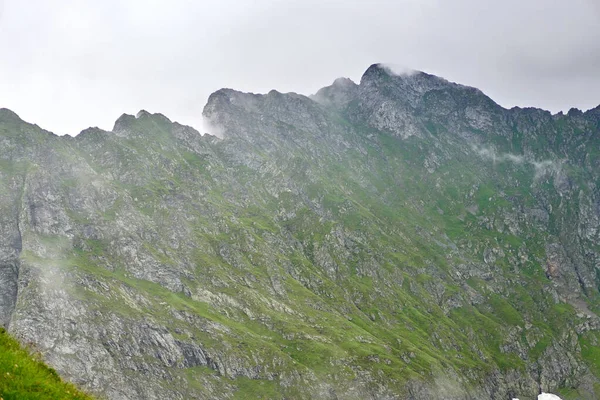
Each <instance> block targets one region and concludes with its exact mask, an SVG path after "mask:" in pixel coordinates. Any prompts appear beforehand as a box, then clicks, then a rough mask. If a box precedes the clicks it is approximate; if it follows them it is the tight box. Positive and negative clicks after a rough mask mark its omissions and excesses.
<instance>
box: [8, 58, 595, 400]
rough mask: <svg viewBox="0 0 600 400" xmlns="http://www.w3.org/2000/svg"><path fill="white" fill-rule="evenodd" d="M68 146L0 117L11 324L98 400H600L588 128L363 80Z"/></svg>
mask: <svg viewBox="0 0 600 400" xmlns="http://www.w3.org/2000/svg"><path fill="white" fill-rule="evenodd" d="M204 116H205V118H206V119H207V120H208V121H210V123H211V124H212V125H213V126H214V128H215V132H219V134H220V135H222V136H223V138H222V139H221V138H217V137H215V136H211V135H204V136H201V135H200V134H199V133H198V132H197V131H195V130H194V129H192V128H190V127H187V126H183V125H180V124H178V123H174V122H171V121H170V120H169V119H167V118H166V117H164V116H163V115H160V114H150V113H147V112H145V111H141V112H140V113H138V115H137V116H135V117H134V116H131V115H126V114H124V115H123V116H121V117H120V118H119V119H118V120H117V121H116V123H115V126H114V128H113V130H112V132H106V131H103V130H100V129H97V128H90V129H88V130H85V131H83V132H82V133H81V134H79V135H78V136H76V137H74V138H71V137H57V136H55V135H53V134H51V133H49V132H47V131H44V130H42V129H40V128H39V127H37V126H35V125H31V124H28V123H26V122H23V121H22V120H20V119H19V117H18V116H17V115H15V114H14V113H12V112H10V111H8V110H0V237H1V238H2V240H0V321H1V323H2V324H4V325H5V326H7V327H8V329H9V331H10V332H11V333H12V334H14V335H15V336H17V337H18V338H19V339H20V340H22V341H26V342H34V343H36V344H37V346H38V347H39V348H40V349H41V351H42V352H43V354H44V356H45V359H46V361H47V362H48V363H49V364H50V365H52V366H53V367H54V368H56V370H57V371H59V372H60V373H61V374H62V375H64V376H65V377H67V378H68V379H70V380H71V381H73V382H75V383H77V384H80V385H82V387H85V388H86V389H88V390H90V391H91V392H94V393H98V394H101V395H104V396H106V397H108V398H109V399H138V398H144V399H164V398H169V399H212V398H244V399H247V398H292V399H303V398H305V399H308V398H314V399H407V398H408V399H437V398H444V399H469V398H472V399H488V398H489V399H506V398H509V396H518V397H519V398H521V399H528V398H534V397H535V396H536V395H537V393H538V392H539V391H540V390H543V391H551V392H555V393H556V392H560V393H561V394H562V395H563V396H564V397H565V398H571V397H573V398H594V397H595V396H598V395H600V347H598V346H599V340H600V320H599V318H598V316H597V313H598V312H600V296H599V292H598V291H599V285H600V274H599V271H600V180H599V174H600V172H599V171H600V107H599V108H596V109H594V110H590V111H588V112H585V113H582V112H580V111H578V110H575V109H573V110H571V111H570V112H569V113H568V115H563V114H557V115H551V114H550V113H549V112H546V111H542V110H538V109H519V108H514V109H511V110H506V109H503V108H501V107H500V106H498V105H497V104H495V103H494V102H493V101H492V100H491V99H489V98H488V97H486V96H485V95H484V94H483V93H481V92H480V91H479V90H477V89H474V88H469V87H465V86H461V85H458V84H454V83H450V82H448V81H446V80H444V79H441V78H439V77H435V76H432V75H428V74H425V73H421V72H415V73H411V74H404V75H395V74H394V73H392V72H390V71H389V70H388V69H387V68H385V67H384V66H382V65H373V66H371V67H370V68H369V69H368V70H367V71H366V72H365V74H364V75H363V77H362V79H361V82H360V84H358V85H357V84H355V83H353V82H352V81H350V80H347V79H338V80H336V81H335V82H334V83H333V85H332V86H330V87H327V88H323V89H321V90H320V91H319V92H318V93H317V94H315V95H314V96H312V97H311V98H308V97H305V96H301V95H297V94H293V93H288V94H282V93H278V92H276V91H271V92H269V93H268V94H265V95H255V94H246V93H240V92H236V91H234V90H230V89H223V90H219V91H217V92H215V93H214V94H212V95H211V96H210V98H209V100H208V104H207V105H206V107H205V109H204Z"/></svg>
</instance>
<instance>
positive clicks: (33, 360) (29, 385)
mask: <svg viewBox="0 0 600 400" xmlns="http://www.w3.org/2000/svg"><path fill="white" fill-rule="evenodd" d="M37 358H38V357H37V356H36V355H35V354H32V353H31V352H30V351H28V350H27V349H24V348H23V347H21V345H20V344H19V343H18V342H17V341H16V340H15V339H13V338H12V337H10V336H9V335H8V334H7V333H6V331H5V330H4V329H1V328H0V398H2V399H3V400H13V399H14V400H17V399H18V400H42V399H53V400H58V399H73V400H91V399H92V397H90V396H89V395H87V394H85V393H83V392H81V391H80V390H79V389H77V388H76V387H75V386H74V385H72V384H70V383H66V382H64V381H62V380H61V379H60V377H59V376H58V374H57V373H56V371H55V370H54V369H52V368H49V367H48V366H46V365H45V364H44V363H43V362H42V361H40V360H39V359H37Z"/></svg>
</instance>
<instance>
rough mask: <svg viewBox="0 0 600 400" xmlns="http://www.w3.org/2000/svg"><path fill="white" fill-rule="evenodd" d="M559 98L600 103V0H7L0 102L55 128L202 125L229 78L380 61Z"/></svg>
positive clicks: (252, 80)
mask: <svg viewBox="0 0 600 400" xmlns="http://www.w3.org/2000/svg"><path fill="white" fill-rule="evenodd" d="M376 62H384V63H394V64H399V65H404V66H406V67H409V68H413V69H418V70H424V71H426V72H430V73H434V74H436V75H440V76H443V77H445V78H447V79H449V80H451V81H455V82H459V83H463V84H467V85H471V86H476V87H478V88H480V89H482V90H483V91H484V92H485V93H487V94H488V95H489V96H491V97H492V98H493V99H494V100H496V101H497V102H499V103H500V104H502V105H504V106H507V107H511V106H514V105H520V106H536V107H541V108H545V109H549V110H551V111H553V112H556V111H559V110H564V111H567V110H568V109H569V108H570V107H578V108H581V109H584V110H585V109H588V108H592V107H595V106H597V105H598V104H600V0H568V1H567V0H565V1H558V0H502V1H491V0H489V1H486V0H453V1H449V0H395V1H392V0H389V1H384V0H370V1H353V0H344V1H341V0H340V1H334V0H320V1H318V0H288V1H282V0H280V1H277V0H254V1H252V0H220V1H202V0H196V1H192V0H170V1H161V0H145V1H141V0H102V1H101V0H96V1H92V0H0V107H6V108H9V109H11V110H13V111H15V112H16V113H17V114H19V115H20V116H21V118H23V119H25V120H27V121H30V122H34V123H37V124H38V125H40V126H41V127H43V128H45V129H48V130H51V131H53V132H55V133H58V134H64V133H68V134H77V133H78V132H80V131H81V130H83V129H85V128H87V127H89V126H99V127H101V128H104V129H111V128H112V125H113V123H114V121H115V120H116V119H117V118H118V117H119V115H121V114H122V113H123V112H127V113H129V114H135V113H136V112H137V111H138V110H140V109H146V110H148V111H150V112H160V113H163V114H165V115H166V116H168V117H169V118H171V119H172V120H177V121H179V122H181V123H185V124H189V125H192V126H194V127H196V128H199V129H200V128H201V119H202V118H201V113H202V108H203V107H204V104H205V102H206V99H207V98H208V95H209V94H210V93H212V92H213V91H215V90H217V89H219V88H221V87H231V88H234V89H238V90H243V91H253V92H267V91H269V90H270V89H277V90H279V91H282V92H286V91H295V92H299V93H303V94H311V93H314V92H316V91H317V90H318V89H319V88H320V87H322V86H326V85H328V84H330V83H331V82H332V81H333V80H334V79H335V78H337V77H340V76H347V77H349V78H351V79H353V80H355V81H358V80H359V79H360V76H361V74H362V72H364V70H365V69H366V68H367V67H368V66H369V65H370V64H373V63H376Z"/></svg>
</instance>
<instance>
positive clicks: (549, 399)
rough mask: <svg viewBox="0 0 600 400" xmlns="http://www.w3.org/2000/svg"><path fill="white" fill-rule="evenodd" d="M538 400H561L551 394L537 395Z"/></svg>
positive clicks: (516, 399) (515, 399)
mask: <svg viewBox="0 0 600 400" xmlns="http://www.w3.org/2000/svg"><path fill="white" fill-rule="evenodd" d="M512 400H519V399H518V398H516V397H515V398H514V399H512ZM538 400H562V399H561V398H560V397H558V396H557V395H555V394H552V393H542V394H540V395H538Z"/></svg>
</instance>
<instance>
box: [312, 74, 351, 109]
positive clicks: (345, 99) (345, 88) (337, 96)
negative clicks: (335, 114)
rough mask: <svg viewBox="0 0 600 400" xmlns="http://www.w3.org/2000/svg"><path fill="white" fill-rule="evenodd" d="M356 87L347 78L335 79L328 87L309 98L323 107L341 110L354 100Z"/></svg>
mask: <svg viewBox="0 0 600 400" xmlns="http://www.w3.org/2000/svg"><path fill="white" fill-rule="evenodd" d="M357 93H358V85H357V84H356V83H354V82H353V81H352V80H351V79H348V78H337V79H336V80H335V81H333V83H332V84H331V85H330V86H326V87H324V88H322V89H320V90H319V91H318V92H317V93H315V94H314V95H312V96H310V98H311V99H313V100H314V101H316V102H317V103H320V104H323V105H324V106H328V107H333V108H343V107H345V106H346V105H347V104H348V103H350V102H351V101H352V100H354V99H355V98H356V95H357Z"/></svg>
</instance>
